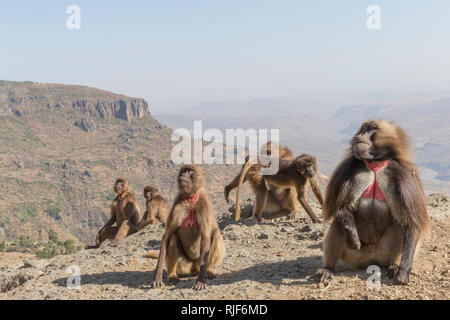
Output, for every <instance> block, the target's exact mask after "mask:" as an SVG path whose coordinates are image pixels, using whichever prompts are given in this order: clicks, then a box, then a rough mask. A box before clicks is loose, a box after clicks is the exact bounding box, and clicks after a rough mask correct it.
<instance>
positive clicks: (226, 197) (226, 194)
mask: <svg viewBox="0 0 450 320" xmlns="http://www.w3.org/2000/svg"><path fill="white" fill-rule="evenodd" d="M223 194H224V195H225V201H226V202H227V204H230V190H228V186H225V188H224V190H223Z"/></svg>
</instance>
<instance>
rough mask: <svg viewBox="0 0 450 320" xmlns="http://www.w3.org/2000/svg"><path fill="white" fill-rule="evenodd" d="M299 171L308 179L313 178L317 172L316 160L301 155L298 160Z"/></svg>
mask: <svg viewBox="0 0 450 320" xmlns="http://www.w3.org/2000/svg"><path fill="white" fill-rule="evenodd" d="M296 167H297V171H298V172H300V174H302V175H303V176H305V177H307V178H312V177H314V176H315V175H316V172H317V161H316V158H314V157H313V156H310V155H301V156H300V157H298V158H297V159H296Z"/></svg>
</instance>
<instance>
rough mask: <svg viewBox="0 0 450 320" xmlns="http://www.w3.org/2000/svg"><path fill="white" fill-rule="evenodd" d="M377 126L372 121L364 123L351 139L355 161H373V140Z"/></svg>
mask: <svg viewBox="0 0 450 320" xmlns="http://www.w3.org/2000/svg"><path fill="white" fill-rule="evenodd" d="M377 131H378V126H377V125H376V123H375V122H374V121H370V122H365V123H363V124H362V125H361V127H360V129H359V130H358V132H357V133H356V135H355V136H354V137H353V140H352V148H353V153H354V155H355V157H356V158H357V159H360V160H375V159H376V158H375V157H376V155H375V152H374V151H375V149H374V145H373V144H374V139H375V133H376V132H377Z"/></svg>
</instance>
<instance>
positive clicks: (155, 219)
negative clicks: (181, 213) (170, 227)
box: [138, 186, 169, 230]
mask: <svg viewBox="0 0 450 320" xmlns="http://www.w3.org/2000/svg"><path fill="white" fill-rule="evenodd" d="M144 198H145V199H146V207H147V210H146V211H145V213H144V216H143V217H142V219H141V221H140V222H139V224H138V230H142V229H143V228H145V227H146V226H147V225H149V224H158V223H162V222H166V220H167V215H168V214H169V205H168V204H167V201H166V200H164V198H163V197H161V196H160V195H159V193H158V189H157V188H155V187H152V186H146V187H145V188H144Z"/></svg>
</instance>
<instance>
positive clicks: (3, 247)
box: [0, 240, 6, 252]
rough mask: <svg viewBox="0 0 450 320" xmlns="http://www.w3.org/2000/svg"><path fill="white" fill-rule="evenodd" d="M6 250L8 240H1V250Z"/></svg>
mask: <svg viewBox="0 0 450 320" xmlns="http://www.w3.org/2000/svg"><path fill="white" fill-rule="evenodd" d="M5 251H6V241H5V240H1V241H0V252H5Z"/></svg>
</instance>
